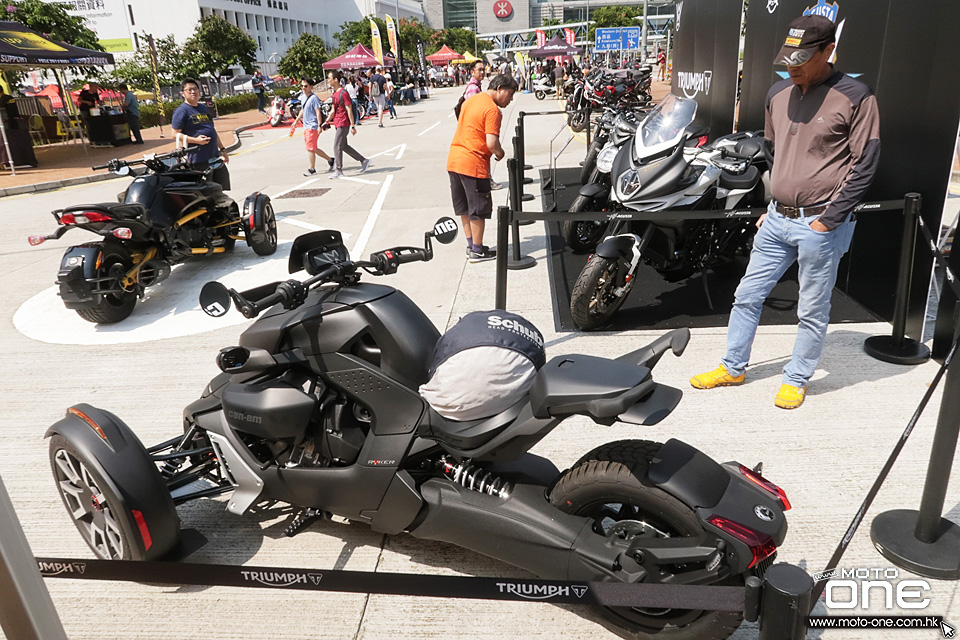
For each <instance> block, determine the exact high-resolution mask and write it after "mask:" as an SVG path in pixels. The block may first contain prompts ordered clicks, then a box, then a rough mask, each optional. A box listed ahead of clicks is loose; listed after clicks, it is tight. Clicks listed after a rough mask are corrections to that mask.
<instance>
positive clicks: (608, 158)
mask: <svg viewBox="0 0 960 640" xmlns="http://www.w3.org/2000/svg"><path fill="white" fill-rule="evenodd" d="M619 151H620V149H619V148H618V147H615V146H613V145H610V146H608V147H604V148H603V149H601V150H600V154H599V155H598V156H597V170H598V171H600V173H610V171H611V170H612V169H613V161H614V159H616V157H617V152H619Z"/></svg>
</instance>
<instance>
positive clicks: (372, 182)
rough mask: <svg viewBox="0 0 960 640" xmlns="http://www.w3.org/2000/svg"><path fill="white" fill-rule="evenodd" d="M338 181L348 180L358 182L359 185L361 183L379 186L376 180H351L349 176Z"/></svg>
mask: <svg viewBox="0 0 960 640" xmlns="http://www.w3.org/2000/svg"><path fill="white" fill-rule="evenodd" d="M340 179H341V180H349V181H350V182H360V183H362V184H380V183H379V182H378V181H376V180H365V179H363V178H353V177H350V176H343V177H342V178H340Z"/></svg>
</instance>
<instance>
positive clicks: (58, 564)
mask: <svg viewBox="0 0 960 640" xmlns="http://www.w3.org/2000/svg"><path fill="white" fill-rule="evenodd" d="M36 561H37V563H38V565H39V568H40V574H41V575H42V576H43V577H45V578H70V579H75V580H114V581H121V582H143V583H154V584H177V585H183V584H189V585H203V586H219V587H253V588H258V589H296V590H298V591H332V592H347V593H377V594H387V595H402V596H426V597H434V598H469V599H474V600H508V601H514V602H524V601H527V602H549V603H552V604H582V605H594V606H605V607H656V608H667V609H693V610H708V611H743V610H744V607H745V602H746V590H745V588H744V587H715V586H704V585H673V584H625V583H622V582H570V581H564V580H536V579H523V578H479V577H472V576H431V575H422V574H412V573H373V572H368V571H342V570H334V569H331V570H328V569H303V568H292V567H254V566H234V565H223V564H196V563H187V562H138V561H133V560H82V559H77V558H36Z"/></svg>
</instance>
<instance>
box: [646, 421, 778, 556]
mask: <svg viewBox="0 0 960 640" xmlns="http://www.w3.org/2000/svg"><path fill="white" fill-rule="evenodd" d="M647 479H648V480H649V481H650V482H651V483H653V484H654V485H656V486H657V487H659V488H660V489H662V490H664V491H666V492H667V493H669V494H670V495H672V496H673V497H675V498H677V499H678V500H680V501H681V502H683V503H684V504H685V505H687V506H688V507H690V508H691V509H693V510H694V511H695V512H696V513H697V515H698V516H700V519H701V520H702V521H703V524H704V528H705V529H706V530H707V531H709V532H712V533H714V534H717V535H719V536H720V537H722V538H723V539H724V540H725V541H726V542H727V545H728V546H727V551H728V556H727V557H728V562H729V564H730V566H731V567H733V569H734V571H735V572H736V573H743V572H744V571H746V570H747V569H748V568H750V565H751V563H752V561H753V556H754V554H753V552H752V551H751V546H752V544H750V543H748V542H747V541H745V540H744V538H742V537H739V536H737V535H733V534H731V532H730V531H731V527H730V526H729V525H728V526H718V525H717V524H715V523H716V522H719V521H718V520H717V519H718V518H719V519H721V521H723V522H727V523H735V525H740V527H741V528H742V527H746V528H747V529H750V530H751V531H752V532H753V533H754V536H753V537H754V538H755V539H754V540H753V541H752V542H753V543H757V542H764V541H767V540H769V542H772V543H773V544H774V545H775V546H777V547H779V546H780V544H782V543H783V540H784V539H785V538H786V536H787V520H786V517H785V516H784V513H783V512H784V507H783V504H782V503H781V502H780V499H779V498H778V497H777V496H775V495H774V494H773V493H771V492H769V491H767V490H765V489H763V488H761V487H759V486H758V485H756V484H754V483H753V482H750V481H749V480H747V479H746V478H745V477H744V476H743V474H741V473H740V472H739V466H738V465H736V463H727V464H720V463H719V462H717V461H715V460H713V459H712V458H711V457H710V456H708V455H707V454H705V453H703V452H702V451H699V450H698V449H696V448H694V447H692V446H690V445H689V444H687V443H685V442H681V441H680V440H676V439H673V438H671V439H670V440H668V441H667V442H665V443H664V444H663V446H661V447H660V450H659V451H658V452H657V457H656V459H655V460H654V461H653V463H652V464H650V466H649V467H648V469H647ZM761 513H762V514H763V515H764V516H765V517H768V518H770V519H765V517H761ZM730 554H733V555H730Z"/></svg>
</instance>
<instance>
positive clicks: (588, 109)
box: [586, 100, 593, 149]
mask: <svg viewBox="0 0 960 640" xmlns="http://www.w3.org/2000/svg"><path fill="white" fill-rule="evenodd" d="M586 108H587V149H589V148H590V136H591V135H592V133H593V131H592V129H593V125H592V124H591V123H590V118H591V117H592V114H591V113H590V101H589V100H587V107H586Z"/></svg>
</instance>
